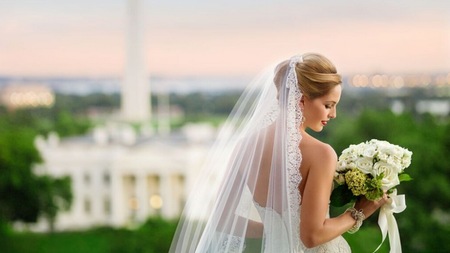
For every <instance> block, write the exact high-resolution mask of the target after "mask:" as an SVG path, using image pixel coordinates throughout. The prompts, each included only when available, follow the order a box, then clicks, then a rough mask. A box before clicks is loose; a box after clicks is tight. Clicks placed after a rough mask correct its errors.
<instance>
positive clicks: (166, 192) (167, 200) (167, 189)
mask: <svg viewBox="0 0 450 253" xmlns="http://www.w3.org/2000/svg"><path fill="white" fill-rule="evenodd" d="M160 181H161V183H160V187H161V188H160V192H161V198H162V201H163V204H162V208H161V214H162V216H163V217H164V218H169V219H170V218H175V215H174V213H173V192H172V185H171V178H170V175H166V174H162V175H160Z"/></svg>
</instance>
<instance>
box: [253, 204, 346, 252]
mask: <svg viewBox="0 0 450 253" xmlns="http://www.w3.org/2000/svg"><path fill="white" fill-rule="evenodd" d="M254 204H255V207H256V209H257V210H258V213H259V215H260V216H261V220H264V217H265V215H266V214H267V213H268V212H271V215H275V216H278V217H280V216H279V215H278V214H277V213H276V211H274V210H272V209H270V208H265V207H262V206H260V205H259V204H258V203H256V202H254ZM300 211H301V208H300ZM327 218H329V215H327ZM277 224H284V223H283V222H282V221H280V222H278V223H277ZM269 231H273V232H274V233H286V228H285V227H284V226H283V227H281V226H280V227H277V228H273V229H271V230H269ZM282 238H287V236H283V237H282ZM285 245H288V243H286V242H283V241H279V242H278V244H277V245H272V246H271V248H265V249H264V253H277V252H288V251H287V249H285ZM302 250H303V251H304V252H305V253H350V252H351V249H350V246H349V245H348V243H347V241H346V240H345V239H344V238H343V237H342V236H338V237H336V238H335V239H333V240H331V241H329V242H326V243H324V244H321V245H319V246H316V247H314V248H306V247H305V246H304V245H302Z"/></svg>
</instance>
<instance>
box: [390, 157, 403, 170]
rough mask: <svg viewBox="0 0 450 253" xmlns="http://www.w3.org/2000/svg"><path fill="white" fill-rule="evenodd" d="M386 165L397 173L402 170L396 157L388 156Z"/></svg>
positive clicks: (400, 162) (400, 163)
mask: <svg viewBox="0 0 450 253" xmlns="http://www.w3.org/2000/svg"><path fill="white" fill-rule="evenodd" d="M387 163H388V164H389V165H391V166H393V167H394V168H395V169H396V172H397V173H400V171H401V170H402V161H401V160H400V159H399V158H398V157H396V156H389V158H388V159H387Z"/></svg>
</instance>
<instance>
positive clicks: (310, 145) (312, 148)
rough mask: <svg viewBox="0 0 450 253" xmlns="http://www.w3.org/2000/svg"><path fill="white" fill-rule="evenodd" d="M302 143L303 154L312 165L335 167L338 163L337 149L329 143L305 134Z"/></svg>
mask: <svg viewBox="0 0 450 253" xmlns="http://www.w3.org/2000/svg"><path fill="white" fill-rule="evenodd" d="M302 142H304V143H303V144H301V149H302V154H303V156H304V158H305V159H307V160H308V163H309V164H310V165H311V167H327V168H330V169H332V170H334V169H335V164H336V163H337V154H336V151H334V149H333V148H332V147H331V146H330V145H329V144H327V143H324V142H321V141H319V140H317V139H315V138H313V137H311V136H305V138H303V140H302Z"/></svg>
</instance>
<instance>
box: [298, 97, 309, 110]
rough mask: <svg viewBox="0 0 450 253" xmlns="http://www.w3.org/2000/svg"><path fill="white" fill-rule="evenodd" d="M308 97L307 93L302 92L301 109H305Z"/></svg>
mask: <svg viewBox="0 0 450 253" xmlns="http://www.w3.org/2000/svg"><path fill="white" fill-rule="evenodd" d="M306 99H308V98H306V96H305V95H303V94H302V98H300V109H302V110H303V109H305V100H306Z"/></svg>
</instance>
